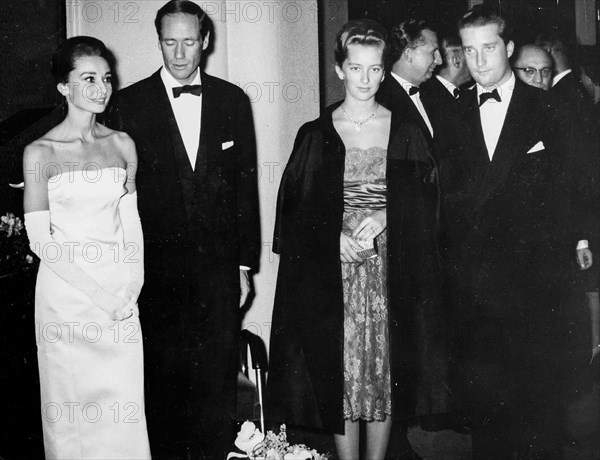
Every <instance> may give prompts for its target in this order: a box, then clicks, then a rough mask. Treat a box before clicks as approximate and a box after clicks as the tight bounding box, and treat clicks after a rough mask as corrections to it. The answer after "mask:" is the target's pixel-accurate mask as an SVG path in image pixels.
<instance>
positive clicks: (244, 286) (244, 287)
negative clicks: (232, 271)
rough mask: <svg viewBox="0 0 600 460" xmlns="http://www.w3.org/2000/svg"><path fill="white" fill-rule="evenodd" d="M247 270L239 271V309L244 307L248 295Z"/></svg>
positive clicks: (248, 277)
mask: <svg viewBox="0 0 600 460" xmlns="http://www.w3.org/2000/svg"><path fill="white" fill-rule="evenodd" d="M248 272H249V270H241V269H240V308H242V307H243V306H244V304H245V303H246V300H247V299H248V294H250V276H249V275H248Z"/></svg>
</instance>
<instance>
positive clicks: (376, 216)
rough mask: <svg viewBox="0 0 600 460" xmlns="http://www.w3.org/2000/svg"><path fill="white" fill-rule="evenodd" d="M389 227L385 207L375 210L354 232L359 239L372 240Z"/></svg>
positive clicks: (353, 235) (353, 234)
mask: <svg viewBox="0 0 600 460" xmlns="http://www.w3.org/2000/svg"><path fill="white" fill-rule="evenodd" d="M386 227H387V213H386V210H385V209H382V210H380V211H375V212H374V213H373V214H371V215H370V216H369V217H365V219H364V220H363V221H362V222H361V223H360V224H358V227H356V229H355V230H354V232H353V233H352V237H353V238H356V239H357V240H371V239H373V238H375V237H376V236H378V235H379V234H380V233H381V232H383V231H384V230H385V228H386Z"/></svg>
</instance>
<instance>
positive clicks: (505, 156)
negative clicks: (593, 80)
mask: <svg viewBox="0 0 600 460" xmlns="http://www.w3.org/2000/svg"><path fill="white" fill-rule="evenodd" d="M492 102H493V101H492ZM488 103H489V102H488ZM553 114H554V112H553V111H552V110H550V108H549V103H548V100H547V97H546V94H545V93H544V92H543V91H541V90H539V89H537V88H533V87H531V86H528V85H525V84H524V83H522V82H521V81H519V80H518V79H517V81H516V83H515V89H514V92H513V95H512V98H511V101H510V104H509V106H508V109H507V113H506V118H505V120H504V124H503V126H502V131H501V134H500V137H499V140H498V144H497V146H496V150H495V152H494V155H493V159H492V160H490V158H489V155H488V152H487V148H486V145H485V140H484V136H483V131H482V128H481V118H480V112H479V105H478V100H477V89H476V87H474V88H473V89H471V90H469V91H467V92H465V94H464V95H461V98H460V100H459V113H458V116H452V115H451V114H447V115H446V116H442V117H440V121H441V122H442V123H443V125H442V127H441V129H440V130H439V133H438V134H439V135H437V137H436V144H437V147H438V151H441V152H443V155H442V157H441V158H440V160H439V162H440V174H441V183H442V193H443V197H444V198H443V211H444V212H443V214H444V217H445V219H444V222H445V224H446V225H445V229H446V236H447V237H449V238H450V241H451V244H453V245H460V244H463V243H466V242H469V243H474V244H479V243H481V244H496V245H504V246H505V247H514V246H516V245H519V244H527V243H534V244H535V243H543V242H549V241H556V240H557V239H560V238H562V237H563V236H564V235H562V234H561V232H560V229H561V228H564V226H565V225H566V224H567V223H566V222H565V221H564V219H565V215H564V211H565V210H564V206H561V196H562V195H563V188H564V177H563V176H562V172H561V170H562V166H563V164H562V163H563V156H562V153H563V152H561V151H560V144H559V142H558V139H559V138H560V133H559V132H557V125H556V120H555V118H554V116H553ZM561 226H562V227H561ZM571 243H572V246H573V248H574V246H575V244H576V241H571Z"/></svg>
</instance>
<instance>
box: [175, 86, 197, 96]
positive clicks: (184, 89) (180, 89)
mask: <svg viewBox="0 0 600 460" xmlns="http://www.w3.org/2000/svg"><path fill="white" fill-rule="evenodd" d="M182 93H189V94H193V95H194V96H200V95H201V94H202V85H183V86H176V87H175V88H173V97H179V96H181V94H182Z"/></svg>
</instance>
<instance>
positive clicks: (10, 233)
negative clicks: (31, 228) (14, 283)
mask: <svg viewBox="0 0 600 460" xmlns="http://www.w3.org/2000/svg"><path fill="white" fill-rule="evenodd" d="M34 262H35V259H34V256H33V254H32V252H31V250H30V249H29V240H28V239H27V235H26V233H25V227H24V226H23V222H22V221H21V219H20V218H18V217H15V215H14V214H13V213H12V212H7V213H6V214H5V215H3V216H1V217H0V276H2V275H7V274H10V273H15V272H17V271H21V270H25V269H28V268H30V267H33V266H34Z"/></svg>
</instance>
